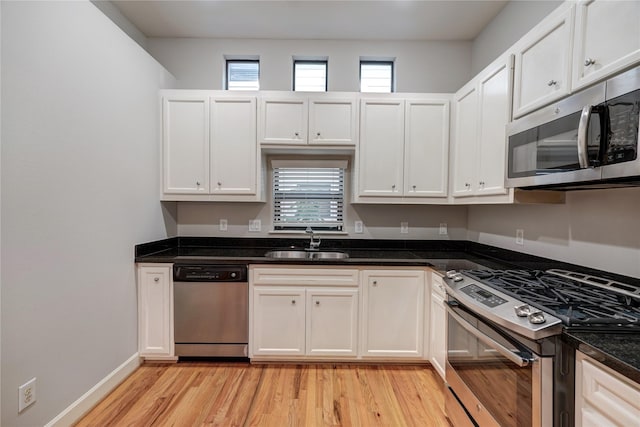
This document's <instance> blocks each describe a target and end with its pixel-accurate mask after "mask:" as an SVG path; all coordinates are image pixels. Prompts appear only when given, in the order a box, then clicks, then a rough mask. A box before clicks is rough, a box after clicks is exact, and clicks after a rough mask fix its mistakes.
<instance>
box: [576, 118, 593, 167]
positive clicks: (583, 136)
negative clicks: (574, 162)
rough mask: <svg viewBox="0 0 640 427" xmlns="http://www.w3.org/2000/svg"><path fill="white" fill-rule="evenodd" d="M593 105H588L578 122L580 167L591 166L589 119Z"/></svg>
mask: <svg viewBox="0 0 640 427" xmlns="http://www.w3.org/2000/svg"><path fill="white" fill-rule="evenodd" d="M592 111H593V106H592V105H586V106H585V107H584V108H583V109H582V114H580V122H579V123H578V162H579V163H580V168H582V169H587V168H588V167H589V151H588V144H587V136H588V135H587V131H588V129H589V120H590V119H591V112H592Z"/></svg>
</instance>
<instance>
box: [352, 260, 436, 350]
mask: <svg viewBox="0 0 640 427" xmlns="http://www.w3.org/2000/svg"><path fill="white" fill-rule="evenodd" d="M361 282H362V285H361V287H362V318H361V319H362V320H361V324H362V331H361V333H362V343H361V354H362V356H363V357H383V358H414V359H415V358H422V355H423V339H424V292H425V272H424V271H422V270H364V271H362V274H361Z"/></svg>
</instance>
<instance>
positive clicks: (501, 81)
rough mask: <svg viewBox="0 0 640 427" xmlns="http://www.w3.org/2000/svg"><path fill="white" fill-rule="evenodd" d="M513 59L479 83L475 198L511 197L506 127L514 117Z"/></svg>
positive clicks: (490, 72) (509, 59)
mask: <svg viewBox="0 0 640 427" xmlns="http://www.w3.org/2000/svg"><path fill="white" fill-rule="evenodd" d="M511 64H512V62H511V57H510V56H509V57H508V58H507V59H506V60H505V61H503V62H502V63H499V64H498V65H497V66H496V67H495V68H492V69H490V70H489V72H488V73H487V74H485V75H483V77H481V78H480V79H479V81H478V99H479V106H478V148H477V150H478V151H477V155H476V161H478V162H479V164H478V166H479V167H478V169H477V171H478V175H477V177H476V181H475V182H474V183H473V184H474V185H476V191H475V194H476V195H478V196H481V195H492V194H507V190H506V188H505V185H504V184H505V173H506V144H507V135H506V130H505V128H506V125H507V123H509V120H510V114H511V105H510V100H511V90H510V88H511V75H512V74H511Z"/></svg>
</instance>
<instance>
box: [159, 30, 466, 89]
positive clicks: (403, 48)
mask: <svg viewBox="0 0 640 427" xmlns="http://www.w3.org/2000/svg"><path fill="white" fill-rule="evenodd" d="M147 47H148V49H149V52H151V54H152V55H153V56H154V57H155V58H156V59H157V60H158V61H160V63H162V64H163V65H164V66H165V67H166V68H167V69H168V70H169V71H170V72H171V73H172V74H173V75H174V76H176V78H177V79H178V87H179V88H181V89H223V88H224V85H223V78H224V68H225V55H259V57H260V89H264V90H291V87H292V83H291V81H292V80H291V78H292V73H293V63H292V57H293V56H296V55H298V56H300V55H304V56H322V57H327V56H328V58H329V74H328V76H329V77H328V83H329V90H330V91H348V92H349V91H350V92H357V91H359V90H360V86H359V61H360V57H361V56H370V57H384V58H396V82H397V87H396V90H397V92H455V91H456V90H458V89H459V88H460V87H461V86H462V85H463V84H464V83H465V82H466V81H467V80H469V78H470V77H471V75H470V69H471V43H470V42H422V41H400V42H390V41H348V40H251V39H248V40H240V39H188V38H181V39H177V38H149V39H148V41H147Z"/></svg>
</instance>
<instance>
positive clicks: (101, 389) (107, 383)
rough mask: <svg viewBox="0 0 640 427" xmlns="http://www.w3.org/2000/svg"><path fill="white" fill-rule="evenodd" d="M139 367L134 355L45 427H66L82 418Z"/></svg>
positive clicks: (136, 354)
mask: <svg viewBox="0 0 640 427" xmlns="http://www.w3.org/2000/svg"><path fill="white" fill-rule="evenodd" d="M138 366H140V356H139V355H138V353H135V354H134V355H133V356H131V357H130V358H129V359H127V360H126V361H125V362H124V363H123V364H122V365H120V366H118V367H117V368H116V369H114V370H113V371H112V372H111V373H110V374H109V375H107V376H106V377H104V378H103V379H102V380H101V381H100V382H99V383H98V384H96V385H94V386H93V387H91V389H90V390H89V391H87V392H86V393H85V394H83V395H82V396H81V397H80V398H79V399H78V400H76V401H75V402H73V403H72V404H71V405H69V406H68V407H67V408H66V409H65V410H64V411H62V412H61V413H60V414H58V416H57V417H55V418H54V419H52V420H51V421H49V422H48V423H47V424H46V425H45V427H66V426H70V425H72V424H74V423H76V422H77V421H79V420H80V418H82V416H83V415H85V414H86V413H87V412H88V411H89V410H90V409H91V408H93V407H94V406H95V405H96V404H97V403H98V402H100V400H102V399H103V398H104V397H105V396H106V395H108V394H109V393H110V392H111V391H113V389H115V388H116V387H117V386H118V385H119V384H120V383H121V382H122V381H124V379H125V378H127V377H128V376H129V375H131V373H133V371H135V370H136V369H137V368H138Z"/></svg>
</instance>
